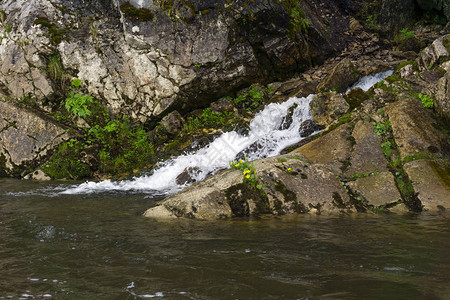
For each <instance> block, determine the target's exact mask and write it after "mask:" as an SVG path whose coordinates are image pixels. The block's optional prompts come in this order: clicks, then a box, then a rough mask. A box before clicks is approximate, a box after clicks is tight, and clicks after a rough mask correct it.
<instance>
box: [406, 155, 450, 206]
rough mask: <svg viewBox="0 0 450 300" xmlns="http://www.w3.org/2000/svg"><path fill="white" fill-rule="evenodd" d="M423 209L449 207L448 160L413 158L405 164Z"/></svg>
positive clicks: (449, 178)
mask: <svg viewBox="0 0 450 300" xmlns="http://www.w3.org/2000/svg"><path fill="white" fill-rule="evenodd" d="M405 171H406V173H407V174H408V176H409V178H410V180H411V182H412V185H413V187H414V190H415V191H416V192H417V193H418V198H419V199H420V201H421V202H422V205H423V209H424V210H430V211H440V210H446V209H450V163H449V162H448V160H415V161H412V162H409V163H407V164H405Z"/></svg>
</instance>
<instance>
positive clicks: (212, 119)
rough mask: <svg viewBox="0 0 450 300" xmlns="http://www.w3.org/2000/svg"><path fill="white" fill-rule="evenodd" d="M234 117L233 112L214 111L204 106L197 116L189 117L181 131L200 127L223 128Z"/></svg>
mask: <svg viewBox="0 0 450 300" xmlns="http://www.w3.org/2000/svg"><path fill="white" fill-rule="evenodd" d="M234 117H235V115H234V112H227V111H225V112H216V111H212V110H211V108H206V109H204V110H203V112H202V114H201V115H200V116H199V117H196V118H195V117H189V118H188V120H187V122H186V124H185V125H184V126H183V131H184V132H192V131H196V130H199V129H202V128H217V129H219V128H223V127H224V125H226V124H227V123H228V122H230V121H231V120H233V119H234Z"/></svg>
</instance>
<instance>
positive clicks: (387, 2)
mask: <svg viewBox="0 0 450 300" xmlns="http://www.w3.org/2000/svg"><path fill="white" fill-rule="evenodd" d="M414 4H415V3H414V0H396V1H393V0H382V1H381V10H380V12H379V22H380V25H381V30H383V31H384V32H387V33H392V32H399V31H400V30H401V29H403V28H405V27H408V26H409V25H411V24H412V23H413V22H414V19H415V18H414V17H415V11H414Z"/></svg>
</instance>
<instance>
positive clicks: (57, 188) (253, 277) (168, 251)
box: [0, 98, 450, 299]
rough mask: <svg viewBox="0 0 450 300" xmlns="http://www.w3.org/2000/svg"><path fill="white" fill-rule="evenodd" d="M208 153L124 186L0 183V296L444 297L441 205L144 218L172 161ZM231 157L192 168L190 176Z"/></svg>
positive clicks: (448, 228)
mask: <svg viewBox="0 0 450 300" xmlns="http://www.w3.org/2000/svg"><path fill="white" fill-rule="evenodd" d="M303 99H306V100H307V98H303ZM290 101H294V102H295V101H300V100H299V99H297V100H295V99H294V100H290ZM308 101H309V100H308ZM289 105H292V104H289ZM298 106H299V107H301V105H300V102H299V105H298ZM287 108H288V106H286V105H285V107H284V108H283V109H286V110H287ZM299 114H303V115H304V114H305V112H301V111H299ZM265 120H266V122H263V123H264V124H265V125H267V126H269V125H270V126H275V127H274V128H276V127H277V126H279V125H277V124H275V125H274V124H272V125H271V124H269V123H270V122H268V119H267V118H265ZM292 126H297V125H292ZM257 127H258V128H259V130H266V127H261V126H257ZM286 130H290V129H289V128H288V129H286ZM295 130H297V132H298V128H297V129H295ZM255 136H256V138H261V136H263V137H264V138H265V139H263V140H264V141H265V142H262V143H259V145H262V144H264V143H268V145H269V146H270V147H271V148H272V149H273V145H274V144H273V141H272V140H270V139H268V138H267V137H268V136H269V135H255ZM271 136H273V137H274V138H275V141H276V142H277V143H292V142H295V141H293V140H292V139H290V138H287V140H286V139H285V137H283V136H279V135H278V133H276V132H274V133H273V134H271ZM288 136H289V134H288ZM239 138H241V137H239V136H234V138H233V140H234V141H235V142H236V145H241V146H245V145H247V144H251V143H254V142H255V141H256V140H254V139H253V140H246V141H245V143H247V144H245V143H244V142H243V140H240V139H239ZM229 141H230V140H228V141H227V145H228V146H229ZM260 141H261V140H260ZM228 148H230V147H228ZM231 148H233V147H231ZM209 149H211V148H209ZM234 150H236V151H237V150H239V149H234ZM199 151H202V150H199ZM207 153H210V152H197V153H194V154H192V155H194V156H189V155H186V157H187V158H183V157H181V158H180V159H178V160H177V159H175V160H173V161H170V162H168V164H166V165H162V166H161V168H160V169H159V171H158V170H157V171H155V172H154V173H153V174H150V175H147V176H143V177H140V178H135V179H132V180H128V181H122V182H110V181H106V182H100V183H94V182H89V183H78V184H76V183H70V184H68V183H67V182H32V181H19V180H14V179H0V299H146V298H155V299H450V213H448V212H443V213H439V214H438V213H436V214H432V213H427V212H424V213H421V214H404V215H395V214H389V215H388V214H378V215H374V214H354V215H345V216H335V217H329V216H328V217H325V216H311V215H295V216H283V217H275V216H270V217H264V218H261V219H258V220H255V219H246V218H240V219H232V220H221V221H216V222H201V221H195V220H171V221H157V220H153V219H147V218H144V217H143V216H142V213H143V212H144V211H145V210H146V209H148V208H149V207H152V206H154V205H156V204H157V202H158V201H160V200H161V199H163V198H164V197H165V195H167V194H170V193H173V192H174V191H176V190H179V189H180V188H182V187H176V186H175V187H174V188H173V186H174V183H173V182H174V179H175V177H176V172H180V170H181V171H182V170H183V168H185V167H186V165H181V166H178V165H177V164H178V163H180V161H181V160H182V163H185V164H186V163H191V162H193V161H195V162H196V163H203V160H201V159H195V155H197V156H198V155H200V154H201V155H206V154H207ZM234 155H236V153H228V152H223V153H222V156H221V157H220V158H221V159H217V160H216V162H215V164H211V163H209V164H208V163H207V162H208V160H206V163H204V164H205V167H207V169H202V167H199V166H198V165H195V166H196V167H197V169H198V170H200V172H197V174H196V175H197V176H199V178H198V179H199V180H200V179H202V178H204V177H205V176H207V175H209V174H210V173H212V172H214V171H215V170H217V169H219V168H223V167H225V166H224V165H223V164H228V163H229V161H230V160H232V159H233V157H234ZM258 155H259V154H258ZM264 155H276V153H269V154H267V153H265V154H264ZM254 158H259V157H254ZM209 161H210V160H209ZM208 168H209V169H208ZM175 171H176V172H175ZM158 172H160V173H158ZM174 172H175V173H174ZM158 174H159V175H158ZM157 178H159V179H161V180H159V181H158V180H156V179H157ZM152 184H153V185H152ZM146 186H147V187H148V189H146V188H145V187H146ZM171 187H172V189H171Z"/></svg>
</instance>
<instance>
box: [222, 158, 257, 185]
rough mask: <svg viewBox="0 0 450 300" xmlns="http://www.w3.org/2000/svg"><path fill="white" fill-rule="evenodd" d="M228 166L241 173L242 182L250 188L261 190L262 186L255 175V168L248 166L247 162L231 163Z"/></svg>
mask: <svg viewBox="0 0 450 300" xmlns="http://www.w3.org/2000/svg"><path fill="white" fill-rule="evenodd" d="M230 166H231V168H232V169H234V170H240V171H242V175H243V180H244V182H245V183H247V184H249V185H250V186H252V187H256V188H257V189H258V190H260V189H262V184H261V182H260V180H259V178H258V176H256V173H255V167H253V166H252V165H250V164H249V163H248V161H247V160H245V161H243V160H239V161H231V162H230Z"/></svg>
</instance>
